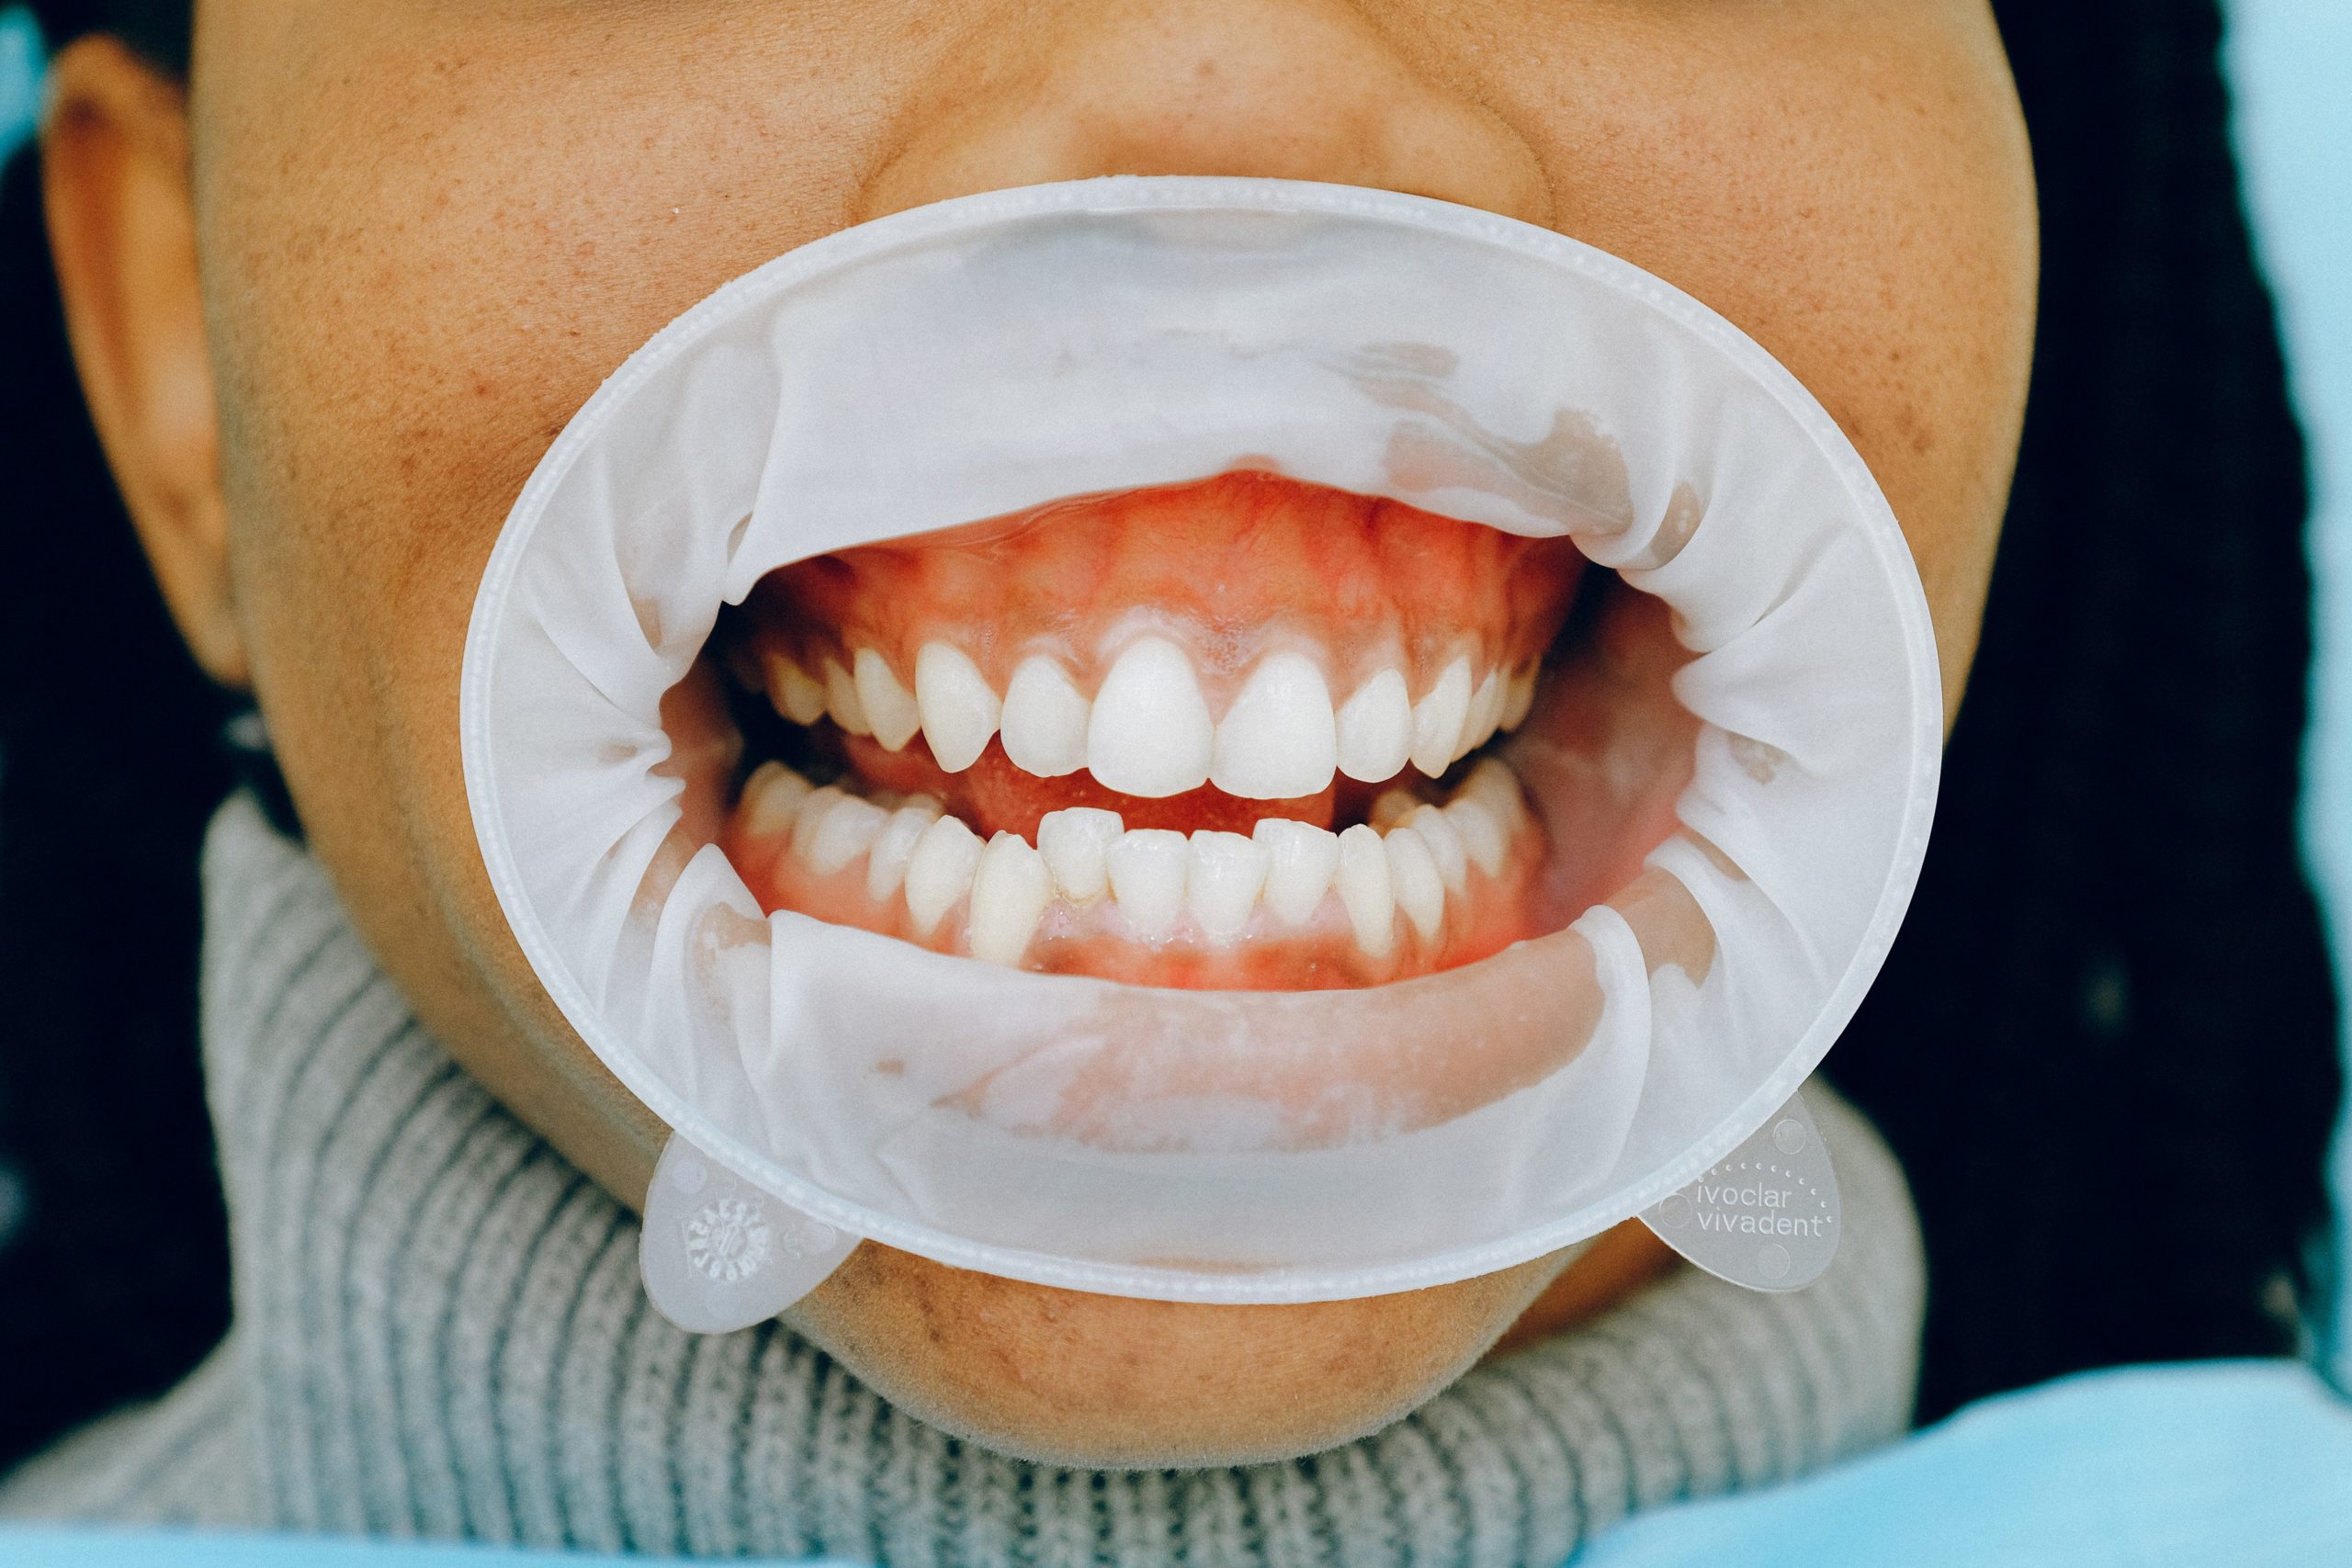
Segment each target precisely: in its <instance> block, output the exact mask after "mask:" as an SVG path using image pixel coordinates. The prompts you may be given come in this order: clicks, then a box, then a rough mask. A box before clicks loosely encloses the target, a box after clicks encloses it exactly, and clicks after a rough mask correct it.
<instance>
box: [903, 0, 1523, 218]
mask: <svg viewBox="0 0 2352 1568" xmlns="http://www.w3.org/2000/svg"><path fill="white" fill-rule="evenodd" d="M990 14H991V17H993V18H994V19H993V20H992V21H991V22H990V23H989V25H988V26H987V27H986V28H977V29H975V34H974V36H973V37H971V38H969V39H967V40H965V46H964V47H960V48H957V49H954V50H950V51H945V53H946V56H947V59H948V62H947V63H946V64H945V65H944V66H943V67H942V68H941V70H939V71H938V72H937V73H934V74H933V78H932V79H931V80H930V81H928V82H927V83H925V84H924V85H923V86H922V89H920V90H919V91H917V92H916V93H915V94H913V95H912V96H910V99H909V104H910V107H909V109H908V110H907V112H906V114H905V116H904V118H902V119H901V121H900V123H899V127H898V128H897V131H898V134H897V137H896V141H897V143H898V145H897V147H896V150H895V152H893V154H892V155H891V156H889V157H888V159H887V160H886V161H885V162H884V163H883V164H882V165H881V166H880V167H879V169H878V170H877V172H876V174H875V175H874V176H873V177H872V178H871V179H870V180H869V181H868V182H867V183H866V185H865V189H864V190H863V191H862V192H861V196H860V199H859V201H858V204H857V205H858V209H859V210H858V216H859V217H861V218H878V217H880V216H882V215H884V214H885V213H889V212H895V211H898V210H899V209H902V208H908V207H915V206H920V205H921V204H922V203H924V202H930V201H940V200H944V199H945V198H947V197H955V196H966V195H969V194H971V193H973V192H976V191H983V190H996V189H1001V188H1003V187H1005V186H1023V185H1037V184H1043V183H1045V182H1046V181H1051V180H1069V179H1082V178H1086V177H1088V176H1091V175H1263V176H1272V177H1277V178H1283V179H1299V180H1328V181H1333V182H1336V183H1339V184H1343V185H1355V186H1379V187H1383V188H1385V189H1390V190H1399V191H1407V192H1410V193H1412V194H1415V195H1419V196H1430V197H1439V198H1440V199H1442V200H1446V201H1454V202H1460V203H1463V204H1464V205H1467V206H1472V207H1482V208H1486V209H1488V210H1490V211H1495V212H1500V213H1504V214H1507V215H1509V216H1510V217H1514V218H1521V219H1524V220H1528V221H1530V222H1533V223H1542V222H1544V221H1545V220H1547V218H1548V217H1549V216H1550V213H1551V209H1552V202H1551V195H1550V189H1549V186H1547V185H1546V183H1545V181H1544V175H1543V170H1542V168H1541V166H1540V164H1538V162H1537V159H1536V157H1535V154H1534V152H1532V150H1531V149H1530V148H1529V146H1528V145H1527V143H1526V141H1523V140H1522V139H1521V137H1520V136H1519V135H1518V134H1517V133H1516V132H1514V131H1513V130H1511V129H1510V126H1508V125H1507V124H1505V123H1504V122H1503V121H1502V120H1501V119H1500V118H1498V117H1497V116H1496V115H1495V114H1494V113H1493V112H1492V111H1491V110H1489V109H1487V108H1486V107H1483V106H1481V105H1480V104H1478V103H1477V102H1476V100H1475V99H1473V98H1472V97H1469V96H1465V95H1464V93H1463V92H1462V91H1460V90H1459V89H1458V88H1456V87H1455V86H1453V85H1448V83H1447V82H1445V81H1443V80H1442V79H1441V76H1442V62H1440V60H1439V58H1438V57H1437V55H1436V52H1435V51H1434V48H1433V47H1431V46H1430V45H1429V42H1428V40H1425V39H1417V38H1415V37H1412V36H1410V35H1408V34H1400V33H1391V32H1384V31H1383V30H1382V29H1381V28H1376V27H1375V26H1374V24H1373V23H1372V22H1371V21H1370V20H1369V19H1368V18H1367V17H1365V16H1364V15H1363V12H1361V11H1360V10H1358V9H1357V8H1356V7H1355V6H1352V5H1350V4H1348V3H1347V0H1031V3H1028V4H1023V5H1020V6H1012V7H1006V8H1002V9H996V8H991V13H990Z"/></svg>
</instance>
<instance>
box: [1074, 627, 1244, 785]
mask: <svg viewBox="0 0 2352 1568" xmlns="http://www.w3.org/2000/svg"><path fill="white" fill-rule="evenodd" d="M1215 743H1216V728H1215V727H1214V726H1213V725H1212V724H1211V723H1210V721H1209V705H1208V704H1207V703H1206V702H1204V701H1203V700H1202V697H1201V687H1200V682H1197V681H1195V680H1193V661H1192V660H1189V659H1187V658H1185V657H1184V653H1183V650H1182V649H1180V648H1178V647H1177V646H1176V645H1175V644H1174V643H1172V642H1170V641H1169V640H1168V639H1167V638H1165V637H1141V638H1138V639H1137V640H1136V641H1135V642H1133V643H1130V644H1129V645H1128V646H1127V649H1126V651H1125V652H1124V653H1122V654H1120V655H1119V658H1118V661H1117V662H1116V663H1114V664H1113V665H1112V666H1111V672H1110V673H1109V674H1108V675H1105V676H1104V677H1103V685H1102V688H1101V689H1100V690H1098V691H1097V692H1096V693H1095V694H1094V715H1093V718H1092V721H1091V723H1090V724H1089V725H1088V726H1087V730H1086V768H1087V771H1088V772H1089V773H1092V774H1093V775H1094V777H1095V779H1096V781H1097V782H1099V783H1101V784H1103V786H1104V787H1105V788H1108V789H1114V790H1117V791H1119V792H1120V793H1121V794H1122V795H1142V796H1144V797H1145V798H1147V799H1154V800H1157V799H1161V798H1164V797H1166V796H1168V795H1182V794H1183V793H1184V792H1185V791H1186V790H1191V789H1198V788H1200V787H1201V785H1203V784H1206V783H1208V778H1209V753H1210V750H1211V749H1212V747H1213V746H1214V745H1215Z"/></svg>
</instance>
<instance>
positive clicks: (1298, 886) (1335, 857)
mask: <svg viewBox="0 0 2352 1568" xmlns="http://www.w3.org/2000/svg"><path fill="white" fill-rule="evenodd" d="M1250 837H1251V838H1253V839H1255V840H1257V841H1258V842H1259V843H1261V844H1263V845H1264V846H1265V847H1266V908H1269V909H1272V911H1273V912H1274V917H1275V918H1276V919H1279V920H1281V921H1282V922H1283V924H1285V925H1293V926H1303V925H1305V924H1306V922H1307V921H1309V920H1311V919H1314V918H1315V911H1316V910H1317V909H1318V908H1322V905H1323V895H1325V894H1326V893H1329V891H1330V890H1331V874H1332V873H1333V872H1335V871H1337V870H1338V869H1339V867H1340V836H1339V835H1338V834H1337V833H1331V832H1327V831H1325V830H1324V829H1320V828H1317V827H1316V826H1315V825H1314V824H1313V823H1311V822H1294V821H1292V820H1291V819H1290V818H1287V817H1263V818H1259V821H1258V826H1257V828H1256V829H1255V830H1254V831H1252V833H1251V834H1250Z"/></svg>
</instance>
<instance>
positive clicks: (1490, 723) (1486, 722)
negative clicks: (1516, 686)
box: [1454, 670, 1503, 757]
mask: <svg viewBox="0 0 2352 1568" xmlns="http://www.w3.org/2000/svg"><path fill="white" fill-rule="evenodd" d="M1502 721H1503V676H1502V671H1499V670H1489V671H1487V678H1486V679H1485V680H1483V681H1481V682H1478V687H1477V690H1476V691H1474V692H1472V693H1471V694H1470V716H1469V718H1468V719H1467V720H1465V721H1464V724H1463V726H1462V744H1461V745H1460V746H1459V747H1458V748H1456V749H1455V751H1454V755H1455V756H1457V757H1461V756H1467V755H1468V754H1469V753H1471V752H1473V751H1476V750H1477V749H1478V748H1479V747H1481V746H1484V745H1485V744H1486V743H1487V741H1489V740H1492V739H1494V738H1495V727H1496V726H1497V725H1498V724H1500V723H1502Z"/></svg>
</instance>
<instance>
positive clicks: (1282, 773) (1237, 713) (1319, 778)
mask: <svg viewBox="0 0 2352 1568" xmlns="http://www.w3.org/2000/svg"><path fill="white" fill-rule="evenodd" d="M1339 756H1340V732H1339V727H1338V724H1337V722H1336V721H1335V720H1334V719H1333V718H1332V716H1331V688H1330V687H1329V686H1328V685H1326V684H1325V683H1324V681H1323V671H1320V670H1318V669H1317V668H1316V667H1315V661H1314V660H1311V659H1308V658H1307V657H1306V655H1304V654H1299V653H1277V654H1275V655H1274V656H1273V657H1272V658H1271V659H1268V660H1263V661H1262V662H1261V663H1260V664H1259V666H1258V668H1257V669H1255V670H1253V671H1250V679H1249V681H1248V682H1246V683H1245V684H1244V685H1243V686H1242V688H1241V694H1240V695H1238V696H1237V697H1235V698H1234V699H1233V705H1232V706H1231V707H1229V708H1227V709H1226V712H1225V717H1224V718H1223V719H1222V720H1221V721H1219V723H1218V724H1217V727H1216V746H1215V749H1214V750H1213V752H1212V754H1211V757H1210V761H1209V782H1210V783H1211V784H1215V785H1216V787H1217V788H1219V789H1221V790H1223V791H1225V793H1226V794H1227V795H1241V796H1244V797H1246V798H1248V799H1252V800H1289V799H1293V798H1295V797H1296V796H1298V795H1314V794H1317V792H1319V791H1320V790H1321V789H1322V788H1323V787H1324V786H1325V785H1326V784H1329V783H1330V782H1331V769H1332V768H1333V767H1334V766H1335V765H1336V764H1337V763H1338V761H1339Z"/></svg>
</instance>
